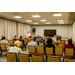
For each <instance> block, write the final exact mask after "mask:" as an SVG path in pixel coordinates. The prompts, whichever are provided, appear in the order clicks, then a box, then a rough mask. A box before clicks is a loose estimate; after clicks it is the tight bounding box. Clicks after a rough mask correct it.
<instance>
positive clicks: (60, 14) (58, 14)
mask: <svg viewBox="0 0 75 75" xmlns="http://www.w3.org/2000/svg"><path fill="white" fill-rule="evenodd" d="M53 16H62V14H53Z"/></svg>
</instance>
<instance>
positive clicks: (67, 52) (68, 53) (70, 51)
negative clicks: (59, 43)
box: [65, 48, 74, 56]
mask: <svg viewBox="0 0 75 75" xmlns="http://www.w3.org/2000/svg"><path fill="white" fill-rule="evenodd" d="M73 55H74V48H65V56H73Z"/></svg>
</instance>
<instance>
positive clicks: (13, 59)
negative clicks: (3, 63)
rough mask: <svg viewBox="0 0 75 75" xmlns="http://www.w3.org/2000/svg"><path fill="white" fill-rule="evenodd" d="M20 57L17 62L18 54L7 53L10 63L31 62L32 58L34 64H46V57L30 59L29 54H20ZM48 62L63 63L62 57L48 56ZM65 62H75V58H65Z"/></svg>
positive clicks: (34, 55)
mask: <svg viewBox="0 0 75 75" xmlns="http://www.w3.org/2000/svg"><path fill="white" fill-rule="evenodd" d="M18 57H19V58H18V59H19V60H17V55H16V53H11V52H7V61H8V62H17V61H18V62H30V60H31V58H32V62H45V59H44V55H36V54H32V55H31V58H29V54H23V53H19V54H18ZM46 62H61V57H58V56H49V55H47V56H46ZM63 62H75V58H67V57H64V58H63Z"/></svg>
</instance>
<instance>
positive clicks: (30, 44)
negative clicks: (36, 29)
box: [27, 38, 38, 51]
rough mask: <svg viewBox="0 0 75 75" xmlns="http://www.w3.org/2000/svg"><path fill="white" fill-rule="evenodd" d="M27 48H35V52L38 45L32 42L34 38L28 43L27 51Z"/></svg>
mask: <svg viewBox="0 0 75 75" xmlns="http://www.w3.org/2000/svg"><path fill="white" fill-rule="evenodd" d="M28 46H35V51H37V46H38V44H37V43H36V42H34V38H31V42H29V43H28V45H27V49H28Z"/></svg>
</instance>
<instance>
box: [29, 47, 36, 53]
mask: <svg viewBox="0 0 75 75" xmlns="http://www.w3.org/2000/svg"><path fill="white" fill-rule="evenodd" d="M29 53H30V54H31V53H35V46H29Z"/></svg>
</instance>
